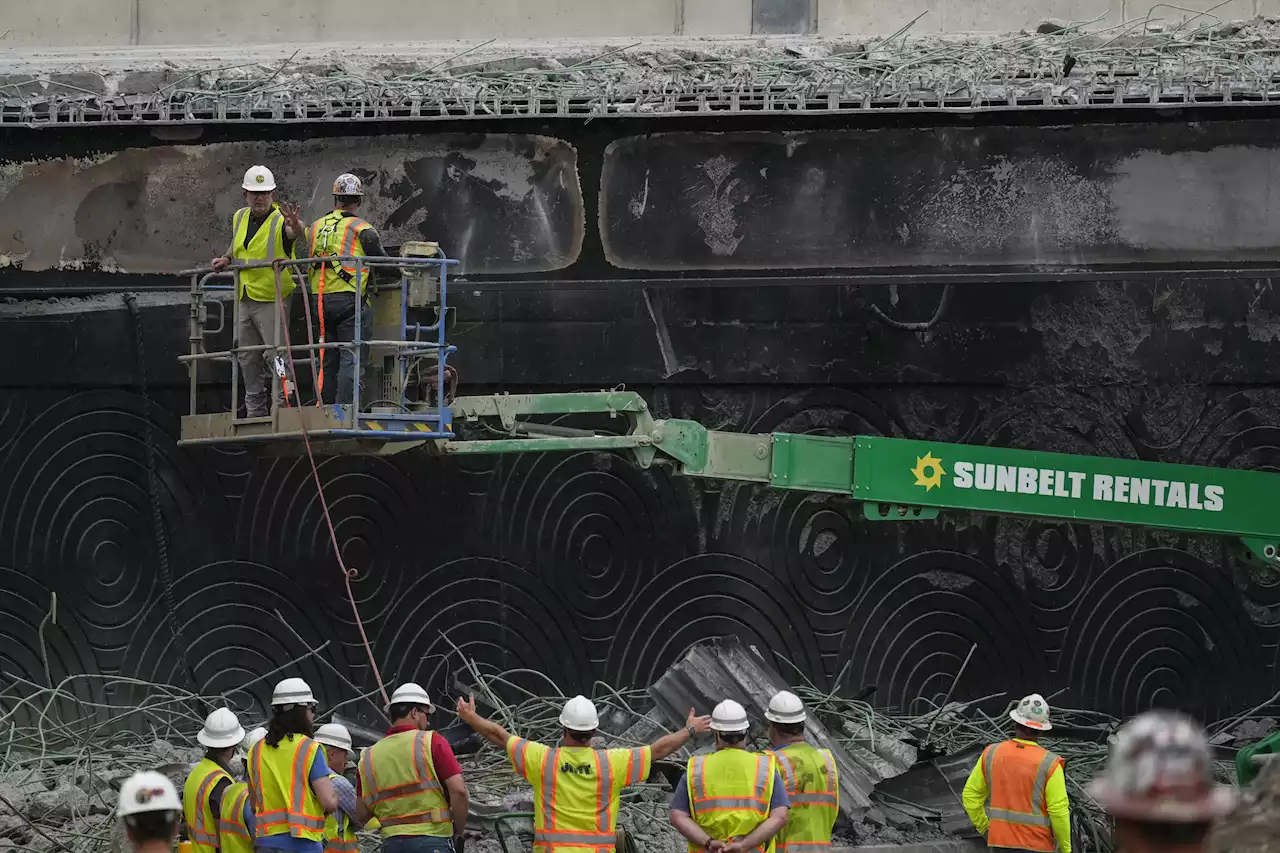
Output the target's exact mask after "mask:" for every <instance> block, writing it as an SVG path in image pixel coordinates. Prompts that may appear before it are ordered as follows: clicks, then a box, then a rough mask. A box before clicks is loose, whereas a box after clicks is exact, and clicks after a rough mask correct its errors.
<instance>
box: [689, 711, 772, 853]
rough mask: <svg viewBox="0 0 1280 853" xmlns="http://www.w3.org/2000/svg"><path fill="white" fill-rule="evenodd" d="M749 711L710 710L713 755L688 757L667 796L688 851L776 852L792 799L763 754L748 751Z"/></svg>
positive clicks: (768, 756) (768, 759) (766, 754)
mask: <svg viewBox="0 0 1280 853" xmlns="http://www.w3.org/2000/svg"><path fill="white" fill-rule="evenodd" d="M750 728H751V723H750V721H749V720H748V719H747V710H746V709H745V708H743V707H742V705H740V704H739V703H737V702H735V701H733V700H732V699H726V700H724V701H723V702H721V703H720V704H719V705H717V706H716V707H715V710H713V711H712V712H711V730H712V731H713V732H715V734H716V751H715V752H714V753H712V754H711V755H695V756H693V757H692V758H690V759H689V766H688V768H687V769H686V771H685V775H684V776H683V777H682V778H681V779H680V781H679V782H678V783H676V789H675V793H674V794H673V795H672V797H671V825H672V826H674V827H675V828H676V829H677V830H679V831H680V834H681V835H683V836H684V837H685V838H687V839H688V840H689V851H690V853H697V851H699V850H708V851H713V853H719V851H724V853H745V851H755V853H774V850H775V849H776V847H775V844H774V839H775V836H777V834H778V833H779V832H780V831H781V830H782V828H783V827H784V826H786V825H787V817H788V812H789V807H790V805H791V801H790V798H789V797H788V795H787V788H786V785H785V784H784V783H783V781H782V777H781V776H780V775H779V773H778V762H777V761H776V760H775V759H774V757H773V756H772V755H770V754H769V753H767V752H747V749H746V741H747V731H748V730H749V729H750Z"/></svg>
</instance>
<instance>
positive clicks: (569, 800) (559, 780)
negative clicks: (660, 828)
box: [507, 737, 653, 853]
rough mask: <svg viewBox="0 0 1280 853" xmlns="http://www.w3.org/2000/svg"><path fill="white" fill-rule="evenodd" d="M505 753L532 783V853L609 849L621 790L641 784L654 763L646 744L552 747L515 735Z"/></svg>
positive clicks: (613, 840)
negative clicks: (633, 747)
mask: <svg viewBox="0 0 1280 853" xmlns="http://www.w3.org/2000/svg"><path fill="white" fill-rule="evenodd" d="M507 755H508V757H510V759H511V764H512V766H513V767H515V769H516V772H517V773H519V774H520V775H521V776H523V777H524V778H525V779H527V780H529V782H530V783H531V784H532V785H533V811H534V818H533V849H534V851H535V853H556V851H563V853H587V851H589V850H594V851H595V853H608V851H611V850H613V849H614V848H615V847H616V846H617V835H616V832H617V825H618V801H619V798H620V796H621V794H622V789H623V788H625V787H626V786H628V785H634V784H637V783H639V782H642V781H644V780H645V779H646V778H647V777H648V775H649V770H650V768H651V766H652V763H653V758H652V756H653V753H652V750H650V748H649V747H647V746H645V747H637V748H635V749H592V748H591V747H589V746H561V747H554V748H553V747H549V746H546V745H544V744H540V743H537V742H535V741H530V740H525V739H524V738H517V737H513V738H511V739H510V740H508V741H507ZM584 848H586V849H585V850H584Z"/></svg>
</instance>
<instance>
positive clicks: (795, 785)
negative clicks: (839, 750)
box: [764, 690, 840, 853]
mask: <svg viewBox="0 0 1280 853" xmlns="http://www.w3.org/2000/svg"><path fill="white" fill-rule="evenodd" d="M764 717H765V719H766V720H768V721H769V745H770V749H769V750H768V753H769V754H770V755H772V756H773V757H774V760H776V761H777V762H778V772H779V774H780V775H781V777H782V782H783V784H784V785H786V788H787V797H788V799H789V800H790V801H791V807H790V809H789V810H788V812H787V825H786V826H784V827H783V828H782V829H781V830H780V831H779V832H778V834H777V836H776V837H775V838H774V842H775V844H776V846H777V848H778V853H787V850H788V848H790V849H791V851H792V853H817V851H820V850H826V849H827V848H829V847H830V846H831V832H832V830H834V829H835V827H836V818H837V817H838V816H839V814H840V777H839V774H838V773H837V772H836V760H835V756H833V755H832V754H831V750H829V749H817V748H815V747H813V746H810V745H809V744H807V743H805V740H804V728H805V725H804V724H805V720H806V719H807V718H808V717H807V715H806V714H805V710H804V703H803V702H801V701H800V697H799V696H797V695H796V694H794V693H792V692H790V691H788V690H782V691H779V692H778V693H775V694H774V696H773V698H772V699H770V700H769V708H768V710H766V711H765V712H764Z"/></svg>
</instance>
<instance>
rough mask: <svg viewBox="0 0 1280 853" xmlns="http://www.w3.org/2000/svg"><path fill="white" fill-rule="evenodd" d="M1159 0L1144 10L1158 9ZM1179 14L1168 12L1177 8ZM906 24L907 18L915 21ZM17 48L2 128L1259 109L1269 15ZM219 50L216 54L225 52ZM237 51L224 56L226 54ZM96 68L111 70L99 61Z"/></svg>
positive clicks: (1278, 95)
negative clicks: (432, 41)
mask: <svg viewBox="0 0 1280 853" xmlns="http://www.w3.org/2000/svg"><path fill="white" fill-rule="evenodd" d="M1163 8H1164V7H1157V10H1159V9H1163ZM1175 11H1176V10H1175ZM916 20H917V21H918V20H919V19H916ZM914 24H915V21H913V22H912V23H911V24H908V25H907V26H906V27H903V28H902V29H901V30H899V31H898V32H895V33H892V34H890V35H888V36H882V37H876V38H867V39H854V38H832V37H824V38H808V39H803V40H801V39H787V38H779V39H770V40H760V39H724V40H709V39H666V40H650V41H643V42H624V43H620V44H619V43H616V42H615V43H609V42H600V43H596V44H574V45H567V44H558V43H554V42H552V43H546V44H538V45H535V44H516V43H499V42H496V40H490V41H486V42H480V43H476V44H471V45H466V46H463V47H461V48H459V47H457V46H456V45H428V46H424V47H417V46H415V47H414V48H413V49H412V50H410V49H408V48H406V47H404V46H400V47H396V46H383V47H381V48H379V47H377V46H365V45H352V46H350V47H349V48H348V47H342V48H339V47H334V46H326V47H315V48H309V49H304V48H299V49H297V50H294V51H293V52H292V53H288V54H285V55H284V56H283V57H281V58H279V59H276V58H271V59H266V58H263V55H264V54H269V53H270V52H269V51H260V52H259V53H258V55H257V56H254V55H253V54H250V53H245V54H244V57H243V61H238V60H237V59H235V58H232V59H226V60H222V61H214V60H213V59H212V57H210V56H209V54H208V53H202V52H200V51H197V50H192V51H187V52H185V53H184V52H178V53H177V54H175V53H174V52H173V51H169V52H167V53H165V54H164V55H163V58H161V56H160V55H155V56H149V55H147V54H145V53H137V52H134V53H131V54H123V53H120V54H114V55H113V54H112V53H111V52H104V53H100V54H97V55H96V56H95V58H94V64H93V65H88V64H86V63H85V62H84V60H83V59H79V58H77V57H75V56H74V55H68V54H66V53H65V52H59V53H56V54H55V53H39V52H26V53H23V52H14V53H13V54H12V55H10V56H8V57H6V58H4V59H3V60H0V70H3V71H4V72H5V76H4V77H3V80H4V82H3V83H0V99H2V101H0V103H3V107H0V124H27V125H50V124H80V123H86V122H93V123H99V124H100V123H113V122H126V121H127V122H130V123H136V122H139V121H141V122H157V123H175V122H181V123H193V122H196V123H198V122H209V123H221V122H259V121H264V122H281V121H284V122H303V121H307V122H311V121H338V120H342V121H353V120H354V121H361V120H364V121H389V120H410V119H413V120H420V119H456V118H485V117H511V118H518V117H543V118H545V117H555V116H564V117H569V116H580V117H590V116H608V115H645V116H663V115H684V114H699V113H703V114H710V113H715V114H722V113H752V112H757V113H758V112H766V113H772V112H785V113H797V112H798V113H831V112H853V111H861V110H873V109H874V110H889V111H912V110H990V109H1036V108H1039V109H1045V108H1050V109H1062V108H1084V107H1116V106H1139V105H1164V106H1168V105H1172V104H1255V105H1256V104H1267V103H1271V102H1274V101H1276V100H1278V99H1280V84H1278V82H1277V81H1278V80H1280V59H1277V55H1278V54H1280V25H1277V24H1276V23H1273V22H1271V21H1269V20H1264V19H1258V20H1254V21H1249V22H1236V23H1230V22H1224V21H1223V20H1221V19H1219V18H1218V17H1217V16H1216V15H1214V14H1212V13H1209V12H1202V13H1198V14H1188V15H1186V16H1185V17H1184V18H1183V19H1181V20H1178V21H1176V22H1166V21H1164V20H1160V19H1156V18H1154V17H1152V16H1151V15H1148V16H1147V17H1146V18H1142V19H1138V20H1135V21H1130V22H1127V23H1125V24H1122V25H1118V26H1114V27H1110V28H1106V29H1097V28H1095V27H1094V26H1093V25H1094V24H1096V21H1085V22H1077V23H1064V24H1046V25H1043V26H1042V27H1041V28H1040V30H1042V31H1037V32H1034V33H1028V32H1023V33H1017V34H1012V35H1007V36H999V37H991V36H982V37H977V36H970V37H950V36H924V35H915V34H913V32H912V27H913V25H914ZM224 53H226V52H224ZM233 53H234V52H233ZM103 69H107V70H105V71H104V70H103Z"/></svg>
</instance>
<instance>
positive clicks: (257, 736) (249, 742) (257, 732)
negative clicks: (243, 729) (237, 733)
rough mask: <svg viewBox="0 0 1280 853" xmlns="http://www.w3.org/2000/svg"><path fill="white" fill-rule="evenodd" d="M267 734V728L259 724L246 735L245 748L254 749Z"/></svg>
mask: <svg viewBox="0 0 1280 853" xmlns="http://www.w3.org/2000/svg"><path fill="white" fill-rule="evenodd" d="M266 736H267V730H266V728H265V727H263V726H258V727H257V728H256V729H254V730H253V731H251V732H249V733H248V734H247V735H245V736H244V748H245V749H253V745H254V744H256V743H257V742H258V741H260V740H262V739H263V738H264V737H266Z"/></svg>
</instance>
